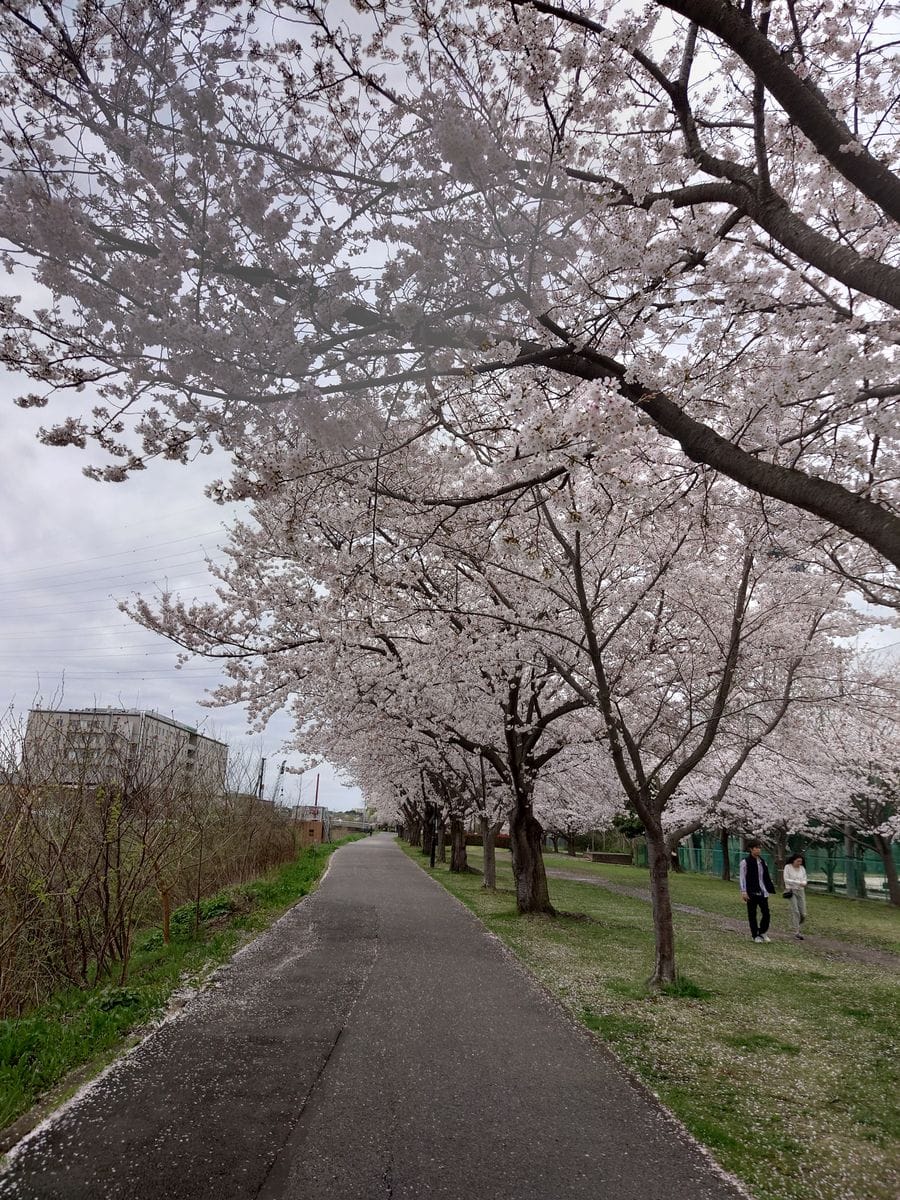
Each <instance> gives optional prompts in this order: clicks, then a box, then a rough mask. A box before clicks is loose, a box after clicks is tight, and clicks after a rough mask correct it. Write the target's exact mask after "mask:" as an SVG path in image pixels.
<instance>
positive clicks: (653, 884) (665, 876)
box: [646, 828, 675, 987]
mask: <svg viewBox="0 0 900 1200" xmlns="http://www.w3.org/2000/svg"><path fill="white" fill-rule="evenodd" d="M646 832H647V853H648V855H649V859H650V896H651V898H652V900H653V935H654V938H655V941H656V958H655V962H654V966H653V974H652V975H651V976H650V979H649V980H648V982H649V983H650V984H652V985H653V986H655V987H661V986H662V985H663V984H666V983H674V982H675V926H674V924H673V922H672V898H671V896H670V894H669V864H670V862H671V861H672V858H671V853H670V851H669V847H668V846H667V845H666V839H665V837H664V835H663V833H662V830H661V829H656V830H653V829H650V828H648V829H647V831H646Z"/></svg>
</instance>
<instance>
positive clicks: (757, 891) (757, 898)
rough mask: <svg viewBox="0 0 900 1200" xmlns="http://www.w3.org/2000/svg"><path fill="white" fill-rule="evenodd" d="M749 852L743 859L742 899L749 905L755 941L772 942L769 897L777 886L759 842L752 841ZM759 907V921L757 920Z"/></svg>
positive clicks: (749, 918)
mask: <svg viewBox="0 0 900 1200" xmlns="http://www.w3.org/2000/svg"><path fill="white" fill-rule="evenodd" d="M747 849H748V850H749V852H750V853H749V854H748V855H747V857H746V858H742V859H741V871H740V885H741V899H742V900H743V901H744V903H745V904H746V905H747V920H748V921H749V922H750V936H751V937H752V938H753V940H754V942H770V941H771V940H772V939H771V938H770V937H769V934H768V930H769V922H770V921H771V916H770V913H769V897H770V896H774V895H775V887H774V885H773V883H772V878H771V876H770V875H769V868H768V867H767V866H766V860H765V859H764V858H763V856H762V847H761V846H760V844H759V842H750V843H749V844H748V846H747ZM757 909H758V910H759V921H758V922H757Z"/></svg>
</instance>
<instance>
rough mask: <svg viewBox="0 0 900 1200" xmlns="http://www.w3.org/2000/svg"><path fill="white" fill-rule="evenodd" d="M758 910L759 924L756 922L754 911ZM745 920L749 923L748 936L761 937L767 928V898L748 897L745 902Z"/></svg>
mask: <svg viewBox="0 0 900 1200" xmlns="http://www.w3.org/2000/svg"><path fill="white" fill-rule="evenodd" d="M757 907H758V908H759V924H757V921H756V909H757ZM747 920H748V921H749V922H750V936H751V937H762V935H763V934H764V933H765V932H766V930H767V929H768V928H769V920H770V917H769V897H768V896H750V897H749V899H748V900H747Z"/></svg>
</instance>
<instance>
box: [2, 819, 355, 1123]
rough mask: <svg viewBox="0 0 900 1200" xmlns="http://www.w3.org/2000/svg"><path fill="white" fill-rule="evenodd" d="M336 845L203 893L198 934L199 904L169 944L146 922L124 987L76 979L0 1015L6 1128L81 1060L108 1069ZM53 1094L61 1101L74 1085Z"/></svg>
mask: <svg viewBox="0 0 900 1200" xmlns="http://www.w3.org/2000/svg"><path fill="white" fill-rule="evenodd" d="M348 840H352V839H348ZM335 849H336V846H335V845H334V844H326V845H324V846H313V847H310V848H309V849H307V850H303V851H301V853H300V855H299V856H298V858H297V859H296V860H295V861H294V862H291V863H288V864H287V865H286V866H283V867H280V868H279V869H277V870H276V871H273V872H271V873H270V874H268V875H265V876H263V877H262V878H260V879H256V880H253V881H252V882H250V883H244V884H239V885H237V886H235V887H231V888H227V889H226V890H225V891H223V892H220V893H219V894H218V895H216V896H212V897H209V898H207V899H206V900H203V901H201V918H202V919H201V924H200V930H199V933H198V936H197V937H194V934H193V918H194V906H193V904H186V905H184V906H183V907H182V908H180V909H177V910H176V911H175V912H174V913H173V914H172V940H171V942H170V943H169V945H168V946H166V945H165V944H164V943H163V940H162V932H161V930H159V929H146V930H143V931H142V932H141V933H139V934H137V935H136V938H135V952H134V955H133V957H132V959H131V963H130V965H129V969H128V982H127V983H126V985H125V986H124V987H119V986H117V984H116V983H115V982H113V981H112V975H114V974H115V973H116V972H113V973H112V975H111V977H110V979H109V980H101V981H100V982H99V983H98V985H97V986H96V987H94V988H90V989H81V988H68V989H66V990H65V991H60V992H58V993H57V994H56V995H54V996H52V997H51V998H50V999H49V1000H48V1001H47V1002H46V1003H45V1004H43V1005H41V1007H40V1008H38V1009H36V1010H34V1011H33V1012H31V1013H30V1014H29V1015H28V1016H26V1017H21V1018H18V1019H15V1020H7V1021H0V1130H2V1129H4V1128H5V1127H6V1126H7V1125H9V1124H10V1123H11V1122H13V1121H15V1120H16V1118H17V1117H19V1116H20V1115H21V1114H22V1113H24V1112H27V1111H28V1109H30V1108H31V1106H32V1105H33V1104H34V1103H35V1102H36V1101H37V1100H38V1099H39V1097H41V1096H42V1094H43V1093H45V1092H46V1091H47V1090H48V1089H51V1088H54V1086H55V1085H57V1084H59V1083H60V1081H61V1080H64V1077H65V1076H66V1075H67V1073H68V1072H70V1071H72V1070H73V1069H74V1068H76V1067H86V1068H87V1071H88V1074H89V1075H90V1074H96V1073H97V1072H98V1071H99V1070H101V1069H102V1068H103V1067H104V1066H105V1065H106V1063H108V1062H110V1061H111V1060H112V1059H113V1058H115V1057H116V1055H117V1054H118V1053H120V1052H121V1050H122V1049H124V1048H125V1046H126V1045H127V1044H128V1035H129V1034H130V1033H131V1031H133V1030H135V1029H140V1028H141V1027H143V1026H146V1025H147V1024H148V1023H150V1022H152V1021H153V1020H154V1019H155V1018H156V1017H158V1016H159V1014H160V1013H161V1012H162V1011H163V1010H164V1009H165V1006H166V1003H167V1001H168V999H169V997H170V996H171V994H172V993H173V992H174V991H176V990H177V989H178V988H179V987H181V986H185V985H188V986H189V985H191V984H195V983H197V982H199V981H201V980H202V979H203V978H204V977H205V976H206V975H207V974H208V973H209V971H211V970H212V969H213V968H214V967H215V966H217V965H218V964H220V963H223V962H226V961H227V960H228V959H229V958H231V957H232V955H233V954H234V953H235V952H236V951H237V950H238V949H239V948H240V947H241V946H242V945H243V944H244V943H245V942H247V941H249V940H250V938H251V937H252V936H253V935H254V934H256V933H258V932H260V931H261V930H263V929H265V928H267V927H268V926H269V925H271V924H272V922H273V921H274V920H276V919H277V918H278V917H279V916H280V915H281V914H282V913H283V912H285V911H286V910H287V909H288V908H290V907H291V905H292V904H295V903H296V901H297V900H298V899H300V897H301V896H305V895H306V894H307V893H308V892H309V891H311V890H312V889H313V887H315V885H316V882H317V881H318V879H319V877H320V876H321V874H322V872H323V871H324V870H325V867H326V866H327V863H328V859H329V857H330V855H331V853H332V851H333V850H335ZM70 1090H74V1087H73V1088H70ZM53 1099H54V1100H57V1099H58V1100H59V1101H60V1102H61V1101H62V1100H63V1099H65V1093H62V1094H61V1095H60V1096H59V1097H57V1096H55V1095H54V1097H53Z"/></svg>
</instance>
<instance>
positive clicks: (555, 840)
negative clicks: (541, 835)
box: [550, 833, 559, 854]
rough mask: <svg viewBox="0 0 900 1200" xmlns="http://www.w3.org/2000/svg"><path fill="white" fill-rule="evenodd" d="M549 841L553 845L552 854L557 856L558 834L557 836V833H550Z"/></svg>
mask: <svg viewBox="0 0 900 1200" xmlns="http://www.w3.org/2000/svg"><path fill="white" fill-rule="evenodd" d="M550 841H551V842H552V843H553V853H554V854H559V834H558V833H551V834H550Z"/></svg>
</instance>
